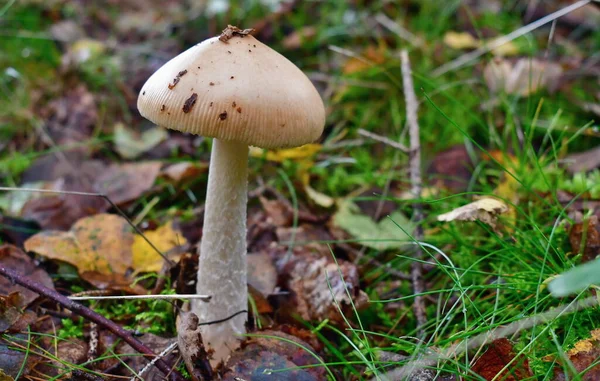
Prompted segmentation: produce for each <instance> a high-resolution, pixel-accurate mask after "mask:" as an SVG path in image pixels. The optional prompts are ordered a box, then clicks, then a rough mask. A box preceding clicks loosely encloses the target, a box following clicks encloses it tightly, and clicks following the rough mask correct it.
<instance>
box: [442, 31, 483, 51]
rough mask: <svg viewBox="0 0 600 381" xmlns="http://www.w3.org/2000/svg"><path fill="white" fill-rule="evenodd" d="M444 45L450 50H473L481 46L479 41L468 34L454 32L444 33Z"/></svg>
mask: <svg viewBox="0 0 600 381" xmlns="http://www.w3.org/2000/svg"><path fill="white" fill-rule="evenodd" d="M444 44H446V45H448V46H449V47H451V48H452V49H474V48H478V47H479V46H480V45H481V43H480V41H479V40H478V39H476V38H475V37H473V36H471V35H470V34H469V33H467V32H454V31H449V32H446V34H445V35H444Z"/></svg>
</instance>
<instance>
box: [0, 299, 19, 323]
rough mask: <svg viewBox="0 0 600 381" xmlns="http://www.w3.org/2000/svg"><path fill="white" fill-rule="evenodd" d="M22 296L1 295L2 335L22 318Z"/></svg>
mask: <svg viewBox="0 0 600 381" xmlns="http://www.w3.org/2000/svg"><path fill="white" fill-rule="evenodd" d="M21 304H22V303H21V294H19V293H18V292H11V293H10V294H8V295H6V296H4V295H0V333H2V332H4V331H6V330H8V329H9V328H10V327H11V326H12V325H13V324H15V323H16V322H17V321H18V320H19V318H20V317H21V315H22V313H21V308H20V307H19V306H20V305H21Z"/></svg>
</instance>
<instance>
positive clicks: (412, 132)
mask: <svg viewBox="0 0 600 381" xmlns="http://www.w3.org/2000/svg"><path fill="white" fill-rule="evenodd" d="M400 60H401V67H402V87H403V88H404V101H405V102H406V121H407V123H408V136H409V139H410V151H409V154H408V155H409V159H408V160H409V168H410V184H411V193H412V195H413V197H415V198H416V199H419V198H421V188H422V180H421V141H420V139H419V122H418V121H417V108H418V102H417V97H416V95H415V89H414V85H413V81H412V73H411V70H410V61H409V59H408V52H407V51H406V50H402V51H401V52H400ZM422 220H423V208H422V206H421V203H419V202H416V203H415V204H414V205H413V221H414V223H415V225H416V228H415V233H414V238H415V240H416V241H417V242H420V241H421V239H422V238H423V227H422V226H421V221H422ZM422 256H423V252H422V250H421V247H420V246H416V250H415V259H416V260H415V261H413V263H412V264H411V270H410V275H411V278H412V282H413V290H414V292H415V302H414V304H413V308H414V311H415V316H416V318H417V328H418V331H419V337H420V338H423V337H425V328H424V327H425V324H426V323H427V318H426V316H425V303H424V298H423V291H424V287H423V276H422V274H421V267H422V266H421V262H420V261H419V259H421V257H422Z"/></svg>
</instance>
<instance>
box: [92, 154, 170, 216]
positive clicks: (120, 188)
mask: <svg viewBox="0 0 600 381" xmlns="http://www.w3.org/2000/svg"><path fill="white" fill-rule="evenodd" d="M161 166H162V165H161V163H160V162H157V161H148V162H141V163H127V164H122V165H118V164H113V165H111V166H110V167H108V169H106V170H105V171H103V172H102V173H100V174H99V175H98V177H97V179H96V181H95V183H94V187H95V189H96V192H98V193H101V194H104V195H106V196H108V197H109V198H110V199H111V200H112V202H114V203H115V204H117V205H122V204H125V203H128V202H131V201H134V200H137V199H138V198H139V197H140V196H141V195H142V194H144V193H145V192H147V191H148V190H149V189H150V188H151V187H152V185H154V181H155V180H156V177H157V176H158V173H159V172H160V167H161Z"/></svg>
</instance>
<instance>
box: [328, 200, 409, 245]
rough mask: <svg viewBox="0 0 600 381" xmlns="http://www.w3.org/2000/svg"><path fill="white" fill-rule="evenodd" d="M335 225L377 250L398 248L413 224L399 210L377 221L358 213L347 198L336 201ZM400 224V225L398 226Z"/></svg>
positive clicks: (406, 238) (407, 236) (405, 240)
mask: <svg viewBox="0 0 600 381" xmlns="http://www.w3.org/2000/svg"><path fill="white" fill-rule="evenodd" d="M333 223H334V225H335V226H337V227H339V228H341V229H343V230H345V231H347V232H348V233H349V234H350V235H352V236H353V237H354V238H356V239H357V240H358V243H360V244H361V245H364V246H367V247H371V248H373V249H377V250H389V249H393V248H398V247H400V246H402V245H403V244H405V243H406V242H407V241H409V240H410V236H409V234H412V232H413V230H414V225H413V224H412V223H411V222H410V221H409V220H408V218H406V217H405V216H404V214H402V213H401V212H398V211H396V212H393V213H391V214H390V215H389V217H386V218H384V219H382V220H381V221H379V222H375V221H374V220H373V219H372V218H371V217H369V216H366V215H364V214H360V213H358V207H357V206H356V205H355V204H354V203H352V202H351V201H348V200H340V201H339V202H338V211H337V212H336V213H335V214H334V215H333ZM398 226H400V227H398Z"/></svg>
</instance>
